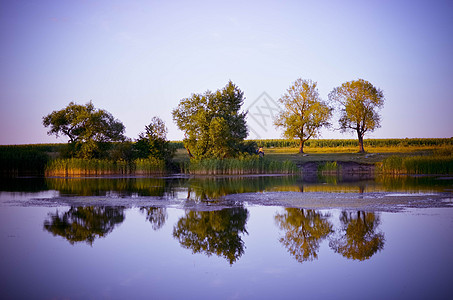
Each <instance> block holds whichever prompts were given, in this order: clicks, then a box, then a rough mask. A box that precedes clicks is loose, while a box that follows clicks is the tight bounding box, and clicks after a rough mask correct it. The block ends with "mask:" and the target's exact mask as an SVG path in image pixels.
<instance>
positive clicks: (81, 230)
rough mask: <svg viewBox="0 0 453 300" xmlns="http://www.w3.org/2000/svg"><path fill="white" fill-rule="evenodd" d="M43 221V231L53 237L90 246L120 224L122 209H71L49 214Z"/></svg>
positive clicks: (122, 214) (91, 207) (123, 217)
mask: <svg viewBox="0 0 453 300" xmlns="http://www.w3.org/2000/svg"><path fill="white" fill-rule="evenodd" d="M49 217H50V219H48V220H45V221H44V229H45V230H47V231H48V232H50V233H52V234H53V235H54V236H57V235H58V236H62V237H64V238H65V239H67V240H68V241H69V243H71V244H74V243H75V242H86V243H87V244H89V245H92V244H93V242H94V240H95V239H96V238H99V237H104V236H106V235H107V234H109V233H110V232H112V230H113V229H114V228H115V226H116V225H118V224H121V223H122V222H123V221H124V219H125V216H124V207H93V206H89V207H71V208H70V209H69V210H68V211H67V212H65V213H62V214H60V213H59V212H58V210H57V211H56V213H55V214H51V213H50V214H49Z"/></svg>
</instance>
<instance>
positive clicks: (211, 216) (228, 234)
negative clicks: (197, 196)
mask: <svg viewBox="0 0 453 300" xmlns="http://www.w3.org/2000/svg"><path fill="white" fill-rule="evenodd" d="M248 216H249V212H248V210H247V209H245V208H243V207H235V208H227V209H223V210H219V211H187V212H186V214H185V216H184V217H182V218H181V219H179V221H178V223H177V224H176V225H175V226H174V228H173V237H174V238H176V239H178V241H179V243H180V244H181V246H182V247H184V248H187V249H192V252H193V253H204V254H206V255H208V256H210V255H212V254H215V255H217V256H222V257H224V258H225V259H226V260H228V261H229V263H230V264H233V263H234V262H235V261H236V260H237V259H238V258H239V257H241V255H243V254H244V249H245V245H244V241H243V240H242V238H241V236H240V235H241V234H244V233H247V230H246V229H245V225H246V223H247V219H248Z"/></svg>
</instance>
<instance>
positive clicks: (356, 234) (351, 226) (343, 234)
mask: <svg viewBox="0 0 453 300" xmlns="http://www.w3.org/2000/svg"><path fill="white" fill-rule="evenodd" d="M340 221H341V223H342V229H341V231H340V236H339V237H337V238H332V239H331V240H330V242H329V246H330V247H331V248H332V249H333V250H334V251H335V252H337V253H340V254H341V255H343V256H344V257H346V258H349V259H355V260H366V259H369V258H371V257H372V256H373V255H374V254H375V253H376V252H378V251H381V250H382V249H384V242H385V237H384V233H382V232H377V231H378V227H379V225H380V223H381V221H380V218H379V215H376V214H375V213H372V212H361V211H358V212H357V214H356V215H355V214H354V213H352V212H346V211H343V212H342V213H341V216H340Z"/></svg>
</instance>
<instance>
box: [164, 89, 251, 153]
mask: <svg viewBox="0 0 453 300" xmlns="http://www.w3.org/2000/svg"><path fill="white" fill-rule="evenodd" d="M243 103H244V93H243V92H242V91H241V90H240V89H239V88H238V87H237V86H236V85H235V84H233V83H232V82H231V81H229V82H228V84H227V85H226V86H225V87H224V88H223V89H222V90H217V91H216V92H214V93H213V92H210V91H207V92H205V93H204V94H193V95H192V96H191V97H190V98H185V99H182V100H181V101H180V103H179V105H178V107H177V108H176V109H174V110H173V112H172V114H173V120H174V121H175V123H176V125H177V126H178V128H179V129H180V130H182V131H184V146H185V148H186V149H187V152H188V153H189V156H191V157H195V158H205V157H215V158H225V157H233V156H236V155H237V153H239V152H240V150H241V149H242V148H243V145H242V143H243V140H244V139H245V138H246V137H247V126H246V122H245V117H246V113H245V112H240V109H241V106H242V104H243Z"/></svg>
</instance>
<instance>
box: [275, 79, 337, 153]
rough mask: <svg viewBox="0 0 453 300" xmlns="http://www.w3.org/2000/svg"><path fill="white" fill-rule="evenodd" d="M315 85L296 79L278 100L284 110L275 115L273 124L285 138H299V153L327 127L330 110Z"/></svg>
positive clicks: (330, 114)
mask: <svg viewBox="0 0 453 300" xmlns="http://www.w3.org/2000/svg"><path fill="white" fill-rule="evenodd" d="M316 86H317V83H316V82H313V81H311V80H303V79H301V78H299V79H297V80H296V81H295V82H294V84H293V85H292V86H291V87H289V88H288V89H287V91H286V93H285V94H284V95H283V96H282V97H281V98H280V99H279V100H278V101H279V102H280V103H281V104H282V105H283V107H284V109H283V110H282V111H281V112H280V113H279V114H278V115H277V118H276V119H275V121H274V124H275V125H276V126H277V127H283V128H284V129H285V131H284V133H283V135H284V136H285V137H286V138H290V139H291V138H299V139H300V144H299V152H300V153H303V152H304V150H303V149H304V143H305V142H306V141H307V140H309V139H310V138H315V137H317V136H319V133H320V129H321V127H323V126H328V125H329V119H330V118H331V116H332V109H331V108H330V107H329V106H328V105H327V104H326V103H324V102H323V101H322V99H321V97H320V96H319V93H318V89H317V88H316Z"/></svg>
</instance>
